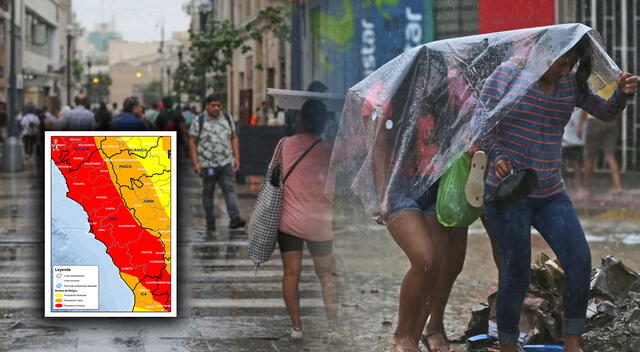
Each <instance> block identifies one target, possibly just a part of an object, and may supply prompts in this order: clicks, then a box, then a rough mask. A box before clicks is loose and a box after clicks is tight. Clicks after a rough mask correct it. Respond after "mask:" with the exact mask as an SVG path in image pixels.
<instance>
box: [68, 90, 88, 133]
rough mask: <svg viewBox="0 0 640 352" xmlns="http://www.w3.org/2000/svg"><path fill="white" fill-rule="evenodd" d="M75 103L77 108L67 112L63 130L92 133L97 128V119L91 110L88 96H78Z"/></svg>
mask: <svg viewBox="0 0 640 352" xmlns="http://www.w3.org/2000/svg"><path fill="white" fill-rule="evenodd" d="M74 102H75V103H76V107H75V108H73V110H68V111H66V112H65V114H64V116H63V118H64V123H63V128H64V129H65V130H67V131H91V130H93V129H94V128H95V127H96V118H95V117H94V115H93V113H92V112H91V111H90V110H87V109H86V106H88V105H89V98H88V97H87V96H86V95H83V94H78V95H76V97H75V99H74Z"/></svg>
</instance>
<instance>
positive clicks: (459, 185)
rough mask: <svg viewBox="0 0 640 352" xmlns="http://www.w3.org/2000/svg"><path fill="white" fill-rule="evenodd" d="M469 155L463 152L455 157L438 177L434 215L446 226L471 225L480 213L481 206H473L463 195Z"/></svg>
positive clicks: (467, 173) (468, 168) (469, 160)
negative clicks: (438, 183)
mask: <svg viewBox="0 0 640 352" xmlns="http://www.w3.org/2000/svg"><path fill="white" fill-rule="evenodd" d="M470 167H471V156H469V154H467V153H464V154H463V155H462V156H461V157H459V158H458V159H456V160H455V161H454V162H453V163H451V166H449V169H447V171H445V173H444V174H443V175H442V177H441V178H440V185H439V186H438V199H437V200H436V215H437V216H438V221H439V222H440V223H441V224H442V225H443V226H446V227H464V226H469V225H471V224H472V223H473V222H474V221H476V219H478V217H480V215H481V214H482V207H478V208H476V207H474V206H472V205H471V204H469V202H467V198H466V197H465V195H464V185H465V184H466V183H467V178H469V171H470Z"/></svg>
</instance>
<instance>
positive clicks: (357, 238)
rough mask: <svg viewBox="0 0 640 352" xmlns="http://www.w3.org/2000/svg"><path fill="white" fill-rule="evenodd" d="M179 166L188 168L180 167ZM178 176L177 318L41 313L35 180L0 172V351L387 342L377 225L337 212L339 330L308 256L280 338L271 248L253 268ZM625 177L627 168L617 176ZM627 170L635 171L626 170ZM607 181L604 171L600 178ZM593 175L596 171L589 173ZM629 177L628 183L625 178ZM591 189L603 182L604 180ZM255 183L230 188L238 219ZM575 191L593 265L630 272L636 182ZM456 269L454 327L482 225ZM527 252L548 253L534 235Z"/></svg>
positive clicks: (478, 254) (634, 256)
mask: <svg viewBox="0 0 640 352" xmlns="http://www.w3.org/2000/svg"><path fill="white" fill-rule="evenodd" d="M187 166H188V165H187ZM181 171H182V172H181V173H180V175H179V182H180V188H179V197H180V203H179V206H180V221H179V236H180V237H179V238H178V255H179V257H178V263H179V270H178V277H179V292H178V318H177V319H170V318H163V319H158V318H155V319H154V318H131V319H119V318H107V319H96V318H84V319H80V318H68V319H61V318H55V319H54V318H47V319H44V318H43V311H44V302H43V300H44V299H43V297H44V295H43V281H44V273H43V266H44V265H43V259H42V258H43V249H44V248H43V246H44V245H43V236H44V233H43V230H42V228H43V219H42V217H43V211H42V209H43V204H42V202H43V201H42V199H43V194H42V193H43V189H42V184H41V183H35V182H34V180H36V179H38V177H37V176H36V175H35V174H34V173H33V172H24V173H21V174H14V175H6V174H0V334H1V335H0V351H44V350H60V351H63V350H64V351H85V350H95V351H148V350H153V351H388V350H389V349H390V344H389V341H390V338H391V334H392V332H393V329H394V326H395V324H396V322H397V302H398V292H399V287H400V283H401V280H402V277H403V275H404V273H405V271H406V269H407V267H408V261H407V260H406V258H405V257H404V255H403V253H402V252H401V251H400V249H399V248H398V247H397V246H396V245H395V243H394V242H393V240H392V239H391V238H390V236H389V235H388V234H387V232H386V231H385V230H384V228H382V227H381V226H378V225H376V224H373V223H368V222H367V223H359V224H358V222H355V223H356V224H354V221H353V220H352V219H348V218H346V217H340V216H338V217H337V218H336V229H335V238H336V245H335V246H336V254H337V256H338V261H339V270H338V274H339V280H340V282H341V285H340V286H341V294H340V313H339V315H340V328H339V330H338V336H337V337H333V338H328V337H327V332H326V330H325V329H324V327H325V326H326V318H325V315H324V309H323V305H322V299H321V295H320V285H319V283H318V281H317V279H316V278H315V274H314V271H313V265H312V262H311V258H309V257H308V255H307V254H305V257H304V259H303V273H302V278H301V285H300V294H301V297H302V300H301V305H302V320H303V325H304V329H305V341H304V342H303V343H300V344H293V343H290V342H289V340H288V338H287V329H288V327H289V318H288V316H287V313H286V310H285V308H284V303H283V301H282V298H281V290H280V280H281V274H282V264H281V262H280V259H279V256H278V255H277V254H276V255H274V257H273V258H272V260H271V261H269V262H268V263H266V264H265V265H263V266H261V268H260V269H259V270H258V271H257V272H256V270H255V268H254V266H253V265H252V264H251V262H250V261H249V260H247V259H246V258H247V256H246V251H247V245H248V240H247V237H246V234H245V233H244V232H242V231H232V232H230V231H228V230H226V216H225V215H224V212H225V211H224V205H223V204H224V202H223V201H222V200H221V199H220V198H218V199H217V200H216V206H217V207H219V209H217V213H218V214H219V215H220V220H219V222H218V228H219V230H218V233H216V234H215V235H208V234H207V233H206V232H205V231H204V219H203V213H202V208H201V206H200V182H199V180H198V179H197V177H195V175H194V174H193V172H191V170H190V169H189V168H188V167H185V168H184V169H183V170H181ZM625 177H630V178H631V177H634V176H633V175H632V176H629V175H625ZM635 177H637V175H635ZM602 179H603V180H601V181H602V183H603V185H605V186H606V178H604V177H602ZM598 180H599V178H598ZM627 184H631V181H629V182H627ZM601 188H603V189H604V186H602V187H601ZM255 190H256V187H255V185H254V186H251V185H242V186H239V198H240V200H239V201H240V205H241V208H242V209H243V214H244V215H245V217H248V215H249V211H250V207H251V205H252V202H253V199H254V198H255V195H254V193H255ZM595 194H596V195H595V196H591V197H590V198H584V199H574V203H575V204H576V206H577V207H578V208H579V214H580V217H581V221H582V224H583V226H584V228H585V232H586V234H587V237H588V239H589V241H590V245H591V249H592V256H593V265H594V266H597V265H599V263H600V258H601V257H603V256H606V255H609V254H614V255H615V256H616V257H617V258H619V259H621V260H622V261H623V262H624V263H625V264H626V265H628V266H629V267H630V268H632V269H635V270H638V269H640V256H638V253H639V250H640V230H639V228H640V227H639V226H638V224H639V223H640V191H639V190H637V189H629V190H628V191H627V192H626V193H625V194H624V195H622V196H617V197H610V196H608V195H607V194H606V192H605V191H603V192H599V193H595ZM469 232H470V235H469V245H468V246H469V247H468V252H467V258H466V261H465V268H464V270H463V272H462V274H461V275H460V277H459V279H458V281H457V282H456V284H455V286H454V289H453V292H452V295H451V299H450V301H449V305H448V306H447V315H446V318H447V320H446V322H445V325H446V328H447V332H448V334H449V335H450V336H451V337H456V336H459V335H461V334H462V332H463V331H464V330H465V328H466V324H467V322H468V320H469V317H470V312H471V310H472V309H475V308H477V307H478V304H479V303H481V302H484V301H485V299H486V296H487V295H488V294H490V293H491V292H493V291H494V290H495V289H496V286H497V271H496V269H495V267H494V265H493V264H492V257H491V248H490V245H489V241H488V240H487V237H486V234H485V232H484V230H483V228H482V227H481V225H479V223H475V224H474V225H473V226H472V227H471V228H470V231H469ZM532 245H533V248H534V255H535V253H537V252H539V251H546V252H547V253H549V254H551V251H550V250H549V249H548V247H547V246H546V244H545V243H544V241H543V240H542V239H541V237H540V236H538V235H534V236H533V238H532Z"/></svg>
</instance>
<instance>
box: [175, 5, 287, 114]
mask: <svg viewBox="0 0 640 352" xmlns="http://www.w3.org/2000/svg"><path fill="white" fill-rule="evenodd" d="M278 5H284V6H289V1H287V0H249V1H233V0H219V1H214V2H207V1H201V0H192V1H189V2H188V3H187V4H186V5H185V11H187V13H189V14H190V15H191V18H192V21H191V30H195V31H199V30H202V28H203V26H204V24H205V23H206V19H207V16H209V15H213V16H214V18H215V19H216V20H220V21H222V20H229V21H231V22H232V23H233V24H234V25H235V26H236V28H240V27H243V26H245V25H247V24H250V23H251V24H253V25H255V26H256V27H258V28H260V26H261V25H262V24H261V23H259V21H258V20H257V19H258V13H259V12H260V10H262V9H264V8H265V7H267V6H278ZM247 45H248V46H249V47H250V48H251V49H250V50H249V51H248V52H246V53H242V52H241V50H236V51H235V52H234V54H233V58H232V60H231V64H230V66H229V68H228V71H227V74H226V77H223V78H222V81H220V78H215V77H207V82H209V83H208V85H207V91H208V93H211V92H213V91H214V90H219V91H217V93H221V94H223V95H225V96H226V105H227V109H228V110H229V112H231V114H232V115H234V116H235V117H236V118H237V119H238V120H239V121H240V123H242V124H248V123H249V118H250V116H251V114H252V113H253V112H255V110H256V108H258V107H259V106H260V104H261V103H262V102H263V101H267V102H268V103H269V105H270V106H271V107H273V108H275V106H274V101H273V99H272V98H271V97H270V96H268V95H267V88H281V89H285V88H290V87H291V81H290V74H289V73H290V71H291V57H292V55H291V44H290V43H289V42H288V41H287V40H286V39H284V38H277V37H276V36H275V35H274V34H273V33H270V32H265V33H264V34H263V36H262V38H261V39H260V40H250V41H249V42H248V43H247Z"/></svg>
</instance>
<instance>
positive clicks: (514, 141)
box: [476, 61, 627, 198]
mask: <svg viewBox="0 0 640 352" xmlns="http://www.w3.org/2000/svg"><path fill="white" fill-rule="evenodd" d="M517 91H520V92H524V94H520V93H513V92H517ZM519 95H521V97H518V96H519ZM504 98H506V99H514V101H515V103H514V104H513V105H512V106H510V107H508V108H507V111H508V112H506V113H505V114H504V117H503V118H502V120H500V122H498V124H497V125H496V126H495V127H493V129H491V130H490V131H488V133H486V135H485V136H484V138H483V139H482V140H481V142H480V148H481V149H482V150H484V151H485V152H486V153H487V154H488V157H489V160H490V161H491V165H490V168H489V175H488V177H487V181H486V189H487V191H490V190H492V189H493V188H495V187H496V186H498V184H499V183H500V179H499V178H498V177H497V175H496V171H495V168H494V164H495V163H496V162H497V161H499V160H509V161H511V164H512V166H513V167H514V168H515V169H524V168H531V169H533V170H534V171H535V172H536V175H537V176H538V187H537V189H536V190H535V191H534V192H533V193H532V194H531V195H530V197H534V198H543V197H548V196H551V195H553V194H556V193H559V192H561V191H563V190H565V185H564V181H563V180H562V175H561V173H560V169H561V167H562V135H563V132H564V126H565V125H566V124H567V123H568V122H569V119H570V118H571V113H572V112H573V110H574V108H575V107H576V106H577V107H579V108H581V109H583V110H585V111H587V112H588V113H590V114H591V115H593V116H595V117H596V118H598V119H600V120H604V121H613V120H615V119H616V118H617V117H618V115H620V113H621V112H622V110H624V108H625V106H626V102H627V96H626V94H624V93H623V92H622V91H620V90H616V92H615V93H614V94H613V96H612V97H611V98H610V99H609V100H604V99H602V98H600V97H599V96H597V95H595V94H593V93H591V92H589V93H588V94H581V93H580V92H578V90H577V86H576V78H575V74H574V73H571V74H569V75H567V76H565V77H563V78H561V79H560V80H559V81H558V82H557V84H556V87H555V90H554V92H553V93H552V94H551V95H547V94H546V93H544V92H543V90H542V88H540V86H539V85H538V83H537V80H536V79H535V78H533V77H532V76H531V75H528V74H527V73H526V72H524V71H520V70H519V69H518V67H517V66H516V65H515V64H514V63H512V62H508V61H507V62H505V63H503V64H502V65H500V66H499V67H498V68H497V69H496V70H495V71H494V73H493V74H492V75H491V76H490V77H489V78H487V80H486V81H485V84H484V86H483V88H482V91H481V94H480V101H481V104H478V107H477V108H476V117H478V115H479V113H480V114H482V115H483V116H486V113H487V112H488V111H491V110H493V109H495V108H496V106H497V105H498V104H499V103H500V100H501V99H504ZM518 98H519V100H518ZM483 109H484V111H482V110H483Z"/></svg>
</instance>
